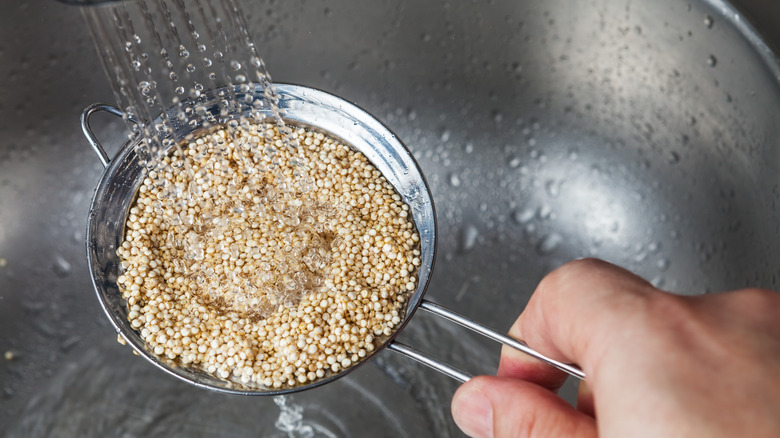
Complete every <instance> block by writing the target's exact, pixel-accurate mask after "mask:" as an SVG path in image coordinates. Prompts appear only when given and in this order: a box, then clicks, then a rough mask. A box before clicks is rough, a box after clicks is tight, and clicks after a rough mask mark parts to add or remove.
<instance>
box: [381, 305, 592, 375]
mask: <svg viewBox="0 0 780 438" xmlns="http://www.w3.org/2000/svg"><path fill="white" fill-rule="evenodd" d="M420 308H421V309H424V310H426V311H428V312H430V313H433V314H434V315H437V316H441V317H443V318H445V319H448V320H450V321H452V322H455V323H457V324H460V325H462V326H463V327H466V328H467V329H469V330H472V331H474V332H476V333H479V334H481V335H482V336H485V337H487V338H490V339H492V340H494V341H498V342H500V343H502V344H504V345H507V346H509V347H512V348H514V349H516V350H519V351H522V352H523V353H525V354H528V355H529V356H532V357H534V358H536V359H539V360H541V361H542V362H544V363H546V364H548V365H551V366H553V367H555V368H557V369H559V370H561V371H563V372H565V373H567V374H569V375H571V376H573V377H576V378H578V379H581V380H585V373H584V372H582V370H581V369H579V368H578V367H577V366H575V365H571V364H567V363H563V362H559V361H557V360H555V359H551V358H549V357H547V356H545V355H543V354H541V353H539V352H538V351H536V350H534V349H532V348H531V347H529V346H528V345H527V344H526V343H525V342H522V341H519V340H517V339H514V338H510V337H509V336H506V335H503V334H501V333H498V332H497V331H495V330H493V329H491V328H489V327H487V326H485V325H482V324H480V323H478V322H476V321H474V320H471V319H469V318H466V317H465V316H463V315H461V314H459V313H456V312H453V311H452V310H450V309H447V308H446V307H444V306H440V305H438V304H436V303H432V302H430V301H427V300H422V302H421V303H420ZM387 348H389V349H391V350H393V351H397V352H399V353H401V354H403V355H405V356H407V357H410V358H412V359H414V360H416V361H418V362H421V363H423V364H424V365H427V366H429V367H431V368H433V369H435V370H437V371H439V372H442V373H444V374H446V375H448V376H450V377H452V378H454V379H456V380H459V381H461V382H465V381H467V380H469V379H471V377H472V376H470V375H469V374H467V373H464V372H463V371H460V370H458V369H457V368H454V367H452V366H450V365H447V364H445V363H443V362H441V361H439V360H437V359H434V358H432V357H430V356H427V355H425V354H424V353H421V352H420V351H417V350H415V349H414V348H411V347H409V346H407V345H404V344H401V343H399V342H395V341H393V342H391V343H390V344H389V345H388V347H387Z"/></svg>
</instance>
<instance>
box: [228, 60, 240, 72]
mask: <svg viewBox="0 0 780 438" xmlns="http://www.w3.org/2000/svg"><path fill="white" fill-rule="evenodd" d="M230 68H232V69H233V70H234V71H239V70H241V63H240V62H238V61H236V60H233V61H230Z"/></svg>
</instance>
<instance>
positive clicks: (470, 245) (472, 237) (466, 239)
mask: <svg viewBox="0 0 780 438" xmlns="http://www.w3.org/2000/svg"><path fill="white" fill-rule="evenodd" d="M478 237H479V230H477V227H475V226H474V225H471V224H469V225H467V226H466V228H464V229H463V230H461V233H460V249H461V251H462V252H464V253H465V252H469V251H471V250H472V249H474V247H475V246H476V245H477V238H478Z"/></svg>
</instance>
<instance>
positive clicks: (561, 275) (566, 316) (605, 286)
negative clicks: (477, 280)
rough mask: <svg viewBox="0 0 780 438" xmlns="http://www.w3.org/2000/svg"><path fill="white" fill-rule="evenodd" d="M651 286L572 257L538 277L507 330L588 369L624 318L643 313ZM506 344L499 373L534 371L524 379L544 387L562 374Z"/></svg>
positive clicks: (607, 266)
mask: <svg viewBox="0 0 780 438" xmlns="http://www.w3.org/2000/svg"><path fill="white" fill-rule="evenodd" d="M654 291H656V289H655V288H653V286H652V285H651V284H650V283H648V282H647V281H645V280H643V279H642V278H640V277H638V276H636V275H634V274H632V273H630V272H628V271H626V270H624V269H622V268H619V267H617V266H615V265H612V264H609V263H607V262H604V261H601V260H596V259H583V260H577V261H574V262H570V263H567V264H566V265H563V266H562V267H560V268H558V269H556V270H555V271H553V272H552V273H550V274H549V275H547V276H546V277H545V278H544V279H543V280H542V281H541V282H540V283H539V286H538V287H537V289H536V291H535V292H534V294H533V295H532V297H531V300H530V301H529V303H528V306H527V307H526V309H525V310H524V311H523V313H522V314H521V315H520V317H519V318H518V319H517V321H516V322H515V324H514V325H513V326H512V328H511V329H510V330H509V334H510V336H513V337H515V338H518V339H523V340H524V341H525V342H526V343H527V344H528V345H529V346H530V347H531V348H533V349H535V350H537V351H538V352H540V353H542V354H544V355H545V356H548V357H550V358H552V359H555V360H558V361H561V362H567V363H576V364H578V365H579V366H580V367H581V368H582V369H583V371H585V373H586V374H589V371H592V370H593V369H594V368H595V364H596V363H597V362H598V361H599V359H600V358H601V357H602V356H603V353H604V349H605V348H606V347H607V346H608V345H610V344H611V342H610V339H614V338H615V337H616V336H622V335H623V333H624V330H625V328H626V321H631V320H632V318H633V317H636V316H639V315H641V314H642V313H643V310H644V309H645V305H646V301H647V297H648V296H649V295H650V294H652V293H653V292H654ZM509 350H510V349H507V348H505V349H504V350H503V351H502V358H501V363H502V365H501V366H500V368H499V371H500V374H503V375H512V374H511V373H514V374H513V376H515V377H521V378H522V377H523V376H521V375H519V374H526V375H533V378H530V379H528V380H533V381H535V382H539V383H540V384H542V385H544V386H548V387H549V386H550V385H549V384H546V383H545V382H555V378H556V376H557V377H558V378H560V376H562V373H561V372H559V371H557V370H553V369H552V367H549V366H547V365H543V364H541V363H540V362H539V361H536V360H535V359H532V358H529V357H528V356H526V355H524V354H523V353H520V352H517V351H509ZM534 363H536V364H534ZM518 370H519V371H518ZM526 378H527V377H526ZM540 380H541V381H540Z"/></svg>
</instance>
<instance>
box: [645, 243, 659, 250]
mask: <svg viewBox="0 0 780 438" xmlns="http://www.w3.org/2000/svg"><path fill="white" fill-rule="evenodd" d="M660 248H661V244H660V243H658V242H650V244H648V245H647V250H648V251H650V252H656V251H658V250H659V249H660Z"/></svg>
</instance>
